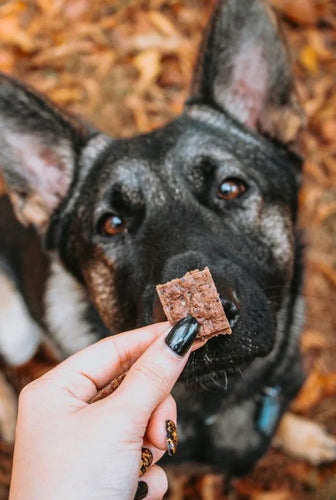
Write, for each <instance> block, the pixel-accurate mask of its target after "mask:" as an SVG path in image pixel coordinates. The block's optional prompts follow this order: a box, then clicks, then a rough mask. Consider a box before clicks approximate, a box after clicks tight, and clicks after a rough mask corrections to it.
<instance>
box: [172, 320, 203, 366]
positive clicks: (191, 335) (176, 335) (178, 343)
mask: <svg viewBox="0 0 336 500" xmlns="http://www.w3.org/2000/svg"><path fill="white" fill-rule="evenodd" d="M197 332H198V322H197V320H196V319H195V318H193V317H192V316H187V317H186V318H183V319H181V320H180V321H178V322H177V323H176V325H174V326H173V328H172V329H171V330H170V332H169V333H168V335H167V337H166V338H165V342H166V344H167V346H168V347H170V349H172V351H174V352H176V354H178V355H179V356H184V355H185V354H186V353H187V352H188V351H189V349H190V347H191V344H192V343H193V341H194V340H195V337H196V335H197Z"/></svg>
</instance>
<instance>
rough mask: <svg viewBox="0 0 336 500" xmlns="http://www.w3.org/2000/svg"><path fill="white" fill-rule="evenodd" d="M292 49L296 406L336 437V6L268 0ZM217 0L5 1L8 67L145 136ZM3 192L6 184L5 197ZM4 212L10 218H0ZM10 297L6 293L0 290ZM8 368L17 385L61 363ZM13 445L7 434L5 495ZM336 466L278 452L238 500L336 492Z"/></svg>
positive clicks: (217, 481) (0, 49)
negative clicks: (299, 168) (299, 320)
mask: <svg viewBox="0 0 336 500" xmlns="http://www.w3.org/2000/svg"><path fill="white" fill-rule="evenodd" d="M270 2H271V3H272V4H273V5H274V7H275V8H276V9H277V11H278V13H279V15H280V17H281V20H282V24H283V27H284V31H285V34H286V37H287V39H288V44H289V47H290V51H291V54H292V59H293V65H294V72H295V77H296V82H297V88H298V92H299V95H300V98H301V100H302V103H303V106H304V109H305V111H306V114H307V117H308V127H307V130H306V132H305V133H304V135H303V137H302V152H303V155H304V157H305V159H306V162H305V171H304V182H303V188H302V191H301V197H300V206H301V226H302V228H304V230H305V243H306V253H305V258H306V283H305V297H306V302H307V308H306V314H305V320H306V321H305V330H304V334H303V337H302V349H303V351H304V354H305V361H306V366H307V370H308V378H307V381H306V384H305V386H304V388H303V390H302V391H301V393H300V395H299V396H298V398H297V399H296V401H295V402H294V403H293V410H294V411H295V412H296V413H298V414H301V415H304V416H306V417H309V418H312V419H314V420H315V421H317V422H319V423H321V424H323V425H324V426H325V427H326V428H327V429H328V430H329V432H331V433H333V434H334V435H336V296H335V289H336V252H335V248H336V245H335V239H336V2H335V0H270ZM214 3H215V2H214V0H142V1H141V0H91V1H90V0H53V1H52V2H51V1H50V0H10V1H1V0H0V71H3V72H6V73H10V74H12V75H14V76H16V77H17V78H19V79H22V80H23V81H25V82H26V83H28V84H29V85H31V86H32V87H34V88H36V89H38V90H39V91H41V92H43V93H45V94H46V95H48V96H49V97H50V98H51V99H53V100H55V101H56V102H57V103H59V104H60V105H62V106H64V107H65V108H67V109H68V110H69V111H70V112H73V113H76V114H79V115H81V116H82V117H85V119H87V120H88V121H90V122H92V123H93V124H94V125H95V126H96V127H98V128H99V129H101V130H103V131H104V132H107V133H110V134H112V135H114V136H117V137H125V136H129V135H132V134H134V133H139V132H146V131H149V130H151V129H153V128H155V127H158V126H160V125H162V124H163V123H165V122H166V121H167V120H170V119H172V118H173V117H174V116H175V115H177V114H178V113H179V112H180V111H181V110H182V108H183V103H184V101H185V99H186V96H187V95H188V89H189V84H190V79H191V75H192V69H193V65H194V60H195V56H196V53H197V48H198V44H199V41H200V36H201V33H202V29H203V28H204V26H205V25H206V23H207V20H208V17H209V14H210V13H211V10H212V7H213V5H214ZM3 189H4V186H3V184H2V183H1V179H0V192H2V190H3ZM0 216H1V214H0ZM0 300H1V297H0ZM51 364H52V363H51V361H50V360H48V359H47V358H45V359H36V360H35V362H34V363H33V364H30V365H29V366H26V367H25V368H24V369H21V370H17V371H13V370H12V371H11V370H7V376H8V378H9V379H10V380H11V382H12V383H13V384H14V385H15V386H16V387H17V389H18V390H19V388H20V387H22V385H24V384H25V383H26V382H27V381H29V380H30V379H32V378H35V377H36V376H38V375H40V374H41V373H42V372H43V371H45V370H46V369H48V368H49V367H50V366H51ZM11 451H12V450H11V448H10V446H8V445H6V443H3V442H1V441H0V499H1V500H2V499H6V498H7V497H8V484H9V479H10V468H11ZM335 474H336V465H328V466H327V465H326V466H320V467H318V468H317V467H312V466H310V465H308V464H307V463H305V462H304V461H300V460H294V459H292V458H289V457H288V456H286V455H284V454H283V453H281V452H280V451H276V450H271V451H270V452H269V453H268V454H267V456H266V457H265V458H263V459H262V460H261V462H260V463H259V465H258V466H257V468H256V470H255V471H254V472H253V473H252V474H250V475H249V476H248V477H246V478H244V479H241V480H239V481H238V482H237V484H236V489H237V497H236V498H237V499H240V500H244V499H251V500H289V499H312V500H313V499H316V500H327V499H328V500H335V499H336V475H335ZM222 480H223V478H222V477H221V476H220V475H215V474H206V475H203V476H201V477H193V476H191V475H190V474H188V473H186V472H184V473H180V474H178V475H175V476H174V477H173V478H172V481H171V488H170V491H169V498H170V500H183V499H188V500H198V499H204V500H220V499H223V498H224V497H223V496H222V493H221V485H222Z"/></svg>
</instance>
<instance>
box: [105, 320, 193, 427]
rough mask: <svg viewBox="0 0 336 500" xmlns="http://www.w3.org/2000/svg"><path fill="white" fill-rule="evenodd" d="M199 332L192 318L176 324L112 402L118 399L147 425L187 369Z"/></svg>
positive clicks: (136, 365) (141, 361)
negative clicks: (192, 347)
mask: <svg viewBox="0 0 336 500" xmlns="http://www.w3.org/2000/svg"><path fill="white" fill-rule="evenodd" d="M197 331H198V322H197V320H196V319H195V318H193V317H191V316H187V317H186V318H184V319H182V320H180V321H179V322H178V323H176V325H175V326H174V327H173V328H172V330H171V331H170V332H169V334H168V335H167V337H166V338H163V336H161V337H160V338H158V339H157V340H156V342H154V343H153V344H152V345H151V346H150V347H148V349H147V350H146V351H145V352H144V353H143V354H142V355H141V356H140V358H139V359H138V360H137V361H136V362H135V363H134V365H133V366H132V367H131V369H130V370H129V372H128V373H127V375H126V378H125V379H124V381H123V382H122V384H121V385H120V386H119V387H118V389H117V390H116V391H115V392H114V394H113V395H112V396H111V397H110V400H111V401H112V400H113V399H114V398H115V397H118V401H119V403H120V404H121V405H123V404H125V405H127V408H128V410H129V412H130V413H131V414H132V415H137V418H138V421H141V422H142V423H143V424H144V425H147V422H148V419H149V417H150V416H151V414H152V413H153V411H154V409H155V408H156V407H157V406H158V404H160V403H161V401H163V399H164V398H166V397H167V396H168V394H169V393H170V392H171V390H172V388H173V386H174V384H175V382H176V381H177V379H178V378H179V376H180V374H181V372H182V370H183V368H184V366H185V365H186V363H187V360H188V357H189V353H190V352H191V346H192V343H193V341H194V340H195V337H196V335H197ZM130 396H131V397H130ZM107 399H109V398H107Z"/></svg>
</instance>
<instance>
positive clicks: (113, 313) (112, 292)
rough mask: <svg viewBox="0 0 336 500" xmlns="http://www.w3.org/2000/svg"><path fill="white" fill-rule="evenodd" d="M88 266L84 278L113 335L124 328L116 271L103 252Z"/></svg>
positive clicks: (98, 253)
mask: <svg viewBox="0 0 336 500" xmlns="http://www.w3.org/2000/svg"><path fill="white" fill-rule="evenodd" d="M96 253H97V255H95V257H94V258H93V260H92V261H91V263H89V264H87V265H86V269H85V270H84V277H85V280H86V282H87V283H88V289H89V294H90V296H91V299H92V301H93V303H94V304H95V306H96V308H97V309H98V312H99V314H100V316H101V318H102V319H103V321H104V323H105V325H106V326H107V328H109V329H110V330H111V331H112V332H113V333H114V332H116V331H120V330H121V328H122V313H121V308H120V304H119V301H118V299H117V293H116V284H115V278H116V271H115V267H114V266H113V263H111V262H110V261H108V260H107V259H106V257H105V256H104V255H101V252H99V251H98V252H96Z"/></svg>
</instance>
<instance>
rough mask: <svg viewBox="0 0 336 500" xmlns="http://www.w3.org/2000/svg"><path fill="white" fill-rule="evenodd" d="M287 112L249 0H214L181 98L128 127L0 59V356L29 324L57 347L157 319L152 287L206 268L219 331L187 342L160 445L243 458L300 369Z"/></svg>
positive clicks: (210, 456)
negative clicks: (175, 425)
mask: <svg viewBox="0 0 336 500" xmlns="http://www.w3.org/2000/svg"><path fill="white" fill-rule="evenodd" d="M303 122H304V118H303V114H302V110H301V107H300V104H299V101H298V99H297V97H296V93H295V89H294V83H293V77H292V73H291V69H290V64H289V61H288V55H287V50H286V48H285V45H284V43H283V41H282V37H281V35H280V34H279V29H278V24H277V20H276V17H275V15H274V13H273V12H272V11H271V10H270V8H269V7H268V6H267V4H265V3H264V2H263V1H262V0H220V1H219V2H218V5H217V7H216V8H215V11H214V14H213V16H212V20H211V22H210V24H209V27H208V30H207V32H206V34H205V37H204V41H203V44H202V47H201V52H200V55H199V58H198V62H197V65H196V71H195V75H194V79H193V83H192V87H191V94H190V98H189V100H188V101H187V102H186V105H185V109H184V111H183V113H182V114H181V115H180V116H179V117H177V118H176V119H175V120H174V121H172V122H171V123H169V124H167V125H166V126H164V127H162V128H160V129H158V130H155V131H153V132H151V133H148V134H145V135H141V136H137V137H133V138H129V139H123V140H118V139H114V138H111V137H108V136H106V135H105V134H103V133H101V132H99V131H96V130H93V129H92V128H91V127H90V126H88V125H86V124H83V123H82V122H80V121H79V120H77V119H75V118H74V117H71V116H68V115H67V114H66V113H65V112H63V111H61V110H59V109H58V108H57V107H56V106H55V105H54V104H52V103H50V102H48V101H47V100H46V99H45V98H44V97H42V96H40V95H38V94H37V93H36V92H34V91H33V90H31V89H29V88H27V87H26V86H24V85H23V84H21V83H19V82H18V81H16V80H14V79H12V78H10V77H9V76H6V75H1V77H0V165H1V172H2V175H3V177H4V179H5V182H6V186H7V193H8V195H6V196H3V197H2V198H1V200H0V214H1V220H0V234H1V236H0V292H1V297H2V303H1V305H0V354H1V356H2V358H3V359H4V360H5V361H6V362H7V363H8V364H11V365H20V364H22V363H24V362H26V361H27V360H29V359H30V358H31V357H32V356H33V355H34V352H35V351H36V349H37V348H38V345H39V344H40V342H41V339H43V338H46V337H47V338H49V339H51V340H52V343H53V345H54V346H56V348H57V350H58V352H59V353H60V356H61V357H66V356H68V355H70V354H72V353H73V352H75V351H77V350H79V349H81V348H83V347H85V346H86V345H89V344H91V343H93V342H95V341H96V340H98V339H99V338H102V337H104V336H107V335H111V334H116V333H118V332H121V331H124V330H127V329H131V328H135V327H139V326H141V325H146V324H150V323H153V322H156V321H161V320H164V319H165V318H164V314H163V311H162V308H161V306H160V303H159V300H158V297H157V295H156V292H155V285H157V284H158V283H163V282H166V281H169V280H171V279H173V278H177V277H181V276H182V275H184V274H185V273H186V272H187V271H190V270H193V269H196V268H198V269H203V268H204V267H205V266H208V267H209V268H210V270H211V273H212V275H213V277H214V281H215V283H216V286H217V289H218V292H219V294H220V298H221V301H222V303H223V307H224V310H225V312H226V314H227V317H228V319H229V321H230V325H231V328H232V335H230V336H219V337H217V338H214V339H211V340H210V341H209V342H208V343H207V344H206V345H205V346H204V347H203V348H201V349H199V350H198V351H196V352H194V353H193V354H192V355H191V357H190V360H189V362H188V365H187V367H186V369H185V371H184V372H183V374H182V376H181V378H180V380H179V381H178V383H177V384H176V387H175V389H174V396H175V398H176V400H177V404H178V413H179V436H180V446H179V452H178V453H177V455H176V457H175V459H174V460H175V462H176V463H181V462H190V461H192V462H198V463H201V464H207V465H211V466H212V467H214V468H215V469H217V470H220V471H224V472H226V473H228V474H233V475H239V474H244V473H246V472H247V471H249V470H250V469H251V468H252V467H253V466H254V464H255V463H256V461H257V460H258V459H259V458H260V457H261V456H262V455H263V454H264V453H265V451H266V450H267V448H268V446H269V444H270V442H271V439H272V436H273V434H274V432H275V430H276V428H277V426H278V423H279V421H280V418H281V416H282V415H283V413H284V412H285V410H286V409H287V408H288V405H289V403H290V402H291V400H292V399H293V398H294V396H295V395H296V394H297V392H298V390H299V389H300V387H301V385H302V383H303V380H304V374H303V369H302V362H301V355H300V350H299V337H300V332H301V328H302V323H301V321H302V308H303V300H302V296H301V293H300V288H301V284H302V275H303V264H302V244H301V239H300V232H299V229H298V227H297V211H298V191H299V187H300V178H301V167H302V161H301V159H300V157H299V156H298V155H297V153H296V152H295V147H296V141H297V137H298V134H299V131H300V129H301V127H302V125H303ZM289 124H290V126H289ZM1 386H2V387H3V388H4V389H3V390H4V394H5V396H4V399H3V401H4V402H3V403H2V407H1V409H2V411H3V413H4V414H5V415H8V414H9V415H10V418H8V416H7V417H6V418H3V417H1V416H0V421H1V425H2V433H3V435H4V436H7V437H10V436H11V435H12V432H13V425H14V421H15V419H14V417H13V414H14V413H15V409H14V410H13V407H12V406H11V404H12V403H11V401H12V395H11V390H10V388H9V387H8V386H6V384H5V381H4V380H3V381H2V383H1ZM6 391H7V392H6ZM330 439H331V438H330ZM332 443H334V441H333V440H332ZM319 446H322V448H323V451H324V452H325V449H326V448H328V446H326V445H321V443H319ZM333 453H334V455H335V452H334V451H333ZM333 458H335V456H333Z"/></svg>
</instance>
